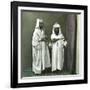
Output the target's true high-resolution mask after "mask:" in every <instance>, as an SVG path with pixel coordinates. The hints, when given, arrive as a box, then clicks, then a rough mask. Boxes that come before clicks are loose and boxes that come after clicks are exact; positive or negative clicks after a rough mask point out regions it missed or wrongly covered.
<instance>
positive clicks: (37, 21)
mask: <svg viewBox="0 0 90 90" xmlns="http://www.w3.org/2000/svg"><path fill="white" fill-rule="evenodd" d="M40 22H43V20H42V19H39V18H37V20H36V26H35V28H39V23H40Z"/></svg>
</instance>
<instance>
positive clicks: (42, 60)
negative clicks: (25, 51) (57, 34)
mask: <svg viewBox="0 0 90 90" xmlns="http://www.w3.org/2000/svg"><path fill="white" fill-rule="evenodd" d="M43 26H44V24H43V20H42V19H37V21H36V26H35V30H34V32H33V37H32V52H33V53H32V54H33V61H32V71H33V72H34V73H35V74H41V72H42V70H45V68H48V67H50V66H51V65H50V55H49V50H48V46H47V43H46V37H45V33H44V27H43Z"/></svg>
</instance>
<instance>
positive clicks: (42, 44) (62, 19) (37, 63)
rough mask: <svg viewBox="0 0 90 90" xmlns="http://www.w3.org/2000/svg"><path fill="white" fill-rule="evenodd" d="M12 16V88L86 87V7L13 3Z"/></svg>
mask: <svg viewBox="0 0 90 90" xmlns="http://www.w3.org/2000/svg"><path fill="white" fill-rule="evenodd" d="M11 12H12V13H11V14H12V16H11V19H12V21H11V29H12V30H11V31H12V33H11V37H12V41H11V44H12V47H11V48H12V65H11V68H12V69H11V71H12V73H11V76H12V77H11V87H23V86H40V85H41V86H48V85H62V84H64V83H65V84H79V83H87V37H86V36H87V6H79V5H76V6H73V5H63V4H44V3H32V2H31V3H30V2H12V3H11ZM49 82H50V83H51V84H50V83H49Z"/></svg>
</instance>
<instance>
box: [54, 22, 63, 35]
mask: <svg viewBox="0 0 90 90" xmlns="http://www.w3.org/2000/svg"><path fill="white" fill-rule="evenodd" d="M55 28H59V34H61V26H60V24H58V23H57V22H56V23H55V24H54V25H53V29H52V34H55V32H54V29H55Z"/></svg>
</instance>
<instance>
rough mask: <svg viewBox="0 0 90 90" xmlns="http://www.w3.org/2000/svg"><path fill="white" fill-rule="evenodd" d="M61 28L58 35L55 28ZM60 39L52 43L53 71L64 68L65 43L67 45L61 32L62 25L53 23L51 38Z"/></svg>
mask: <svg viewBox="0 0 90 90" xmlns="http://www.w3.org/2000/svg"><path fill="white" fill-rule="evenodd" d="M56 27H58V28H59V34H58V35H56V34H55V32H54V29H55V28H56ZM53 39H60V40H58V41H56V42H53V43H52V71H55V70H62V69H63V64H64V45H66V41H64V36H63V34H62V33H61V29H60V25H59V24H58V23H55V24H54V25H53V30H52V35H51V40H53Z"/></svg>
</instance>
